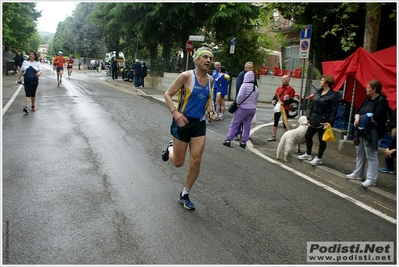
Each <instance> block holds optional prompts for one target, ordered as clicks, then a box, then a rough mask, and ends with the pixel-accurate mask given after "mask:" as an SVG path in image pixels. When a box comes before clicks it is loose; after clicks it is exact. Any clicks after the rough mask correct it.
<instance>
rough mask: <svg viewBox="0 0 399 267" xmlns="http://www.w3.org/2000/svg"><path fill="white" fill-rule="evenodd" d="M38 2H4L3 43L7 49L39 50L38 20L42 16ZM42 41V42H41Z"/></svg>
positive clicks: (21, 50) (15, 50) (17, 50)
mask: <svg viewBox="0 0 399 267" xmlns="http://www.w3.org/2000/svg"><path fill="white" fill-rule="evenodd" d="M35 7H36V3H28V2H21V3H2V8H3V45H4V46H5V48H6V50H11V51H14V52H28V51H30V50H36V51H37V50H38V48H39V45H38V44H37V42H31V41H33V40H35V41H36V39H35V38H33V39H32V37H33V36H34V35H35V34H37V28H36V22H37V19H38V18H39V17H41V12H37V11H36V9H35ZM39 43H40V42H39Z"/></svg>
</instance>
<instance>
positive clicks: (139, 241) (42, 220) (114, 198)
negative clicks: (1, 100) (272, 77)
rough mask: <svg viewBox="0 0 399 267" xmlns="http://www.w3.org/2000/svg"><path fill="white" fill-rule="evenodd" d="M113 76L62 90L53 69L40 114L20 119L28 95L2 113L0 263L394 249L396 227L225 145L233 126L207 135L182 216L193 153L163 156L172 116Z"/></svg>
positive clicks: (294, 258) (279, 257) (283, 259)
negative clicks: (376, 245)
mask: <svg viewBox="0 0 399 267" xmlns="http://www.w3.org/2000/svg"><path fill="white" fill-rule="evenodd" d="M104 78H105V77H103V76H100V75H92V76H87V75H84V74H80V73H77V72H76V73H74V74H73V75H72V78H71V79H69V80H68V79H66V78H64V79H63V85H62V86H61V87H57V85H56V80H55V75H53V74H51V71H50V70H48V71H47V72H46V73H45V74H44V75H43V78H42V79H41V84H40V91H39V92H38V101H37V111H36V112H31V113H30V114H28V115H25V114H23V112H22V104H21V103H23V99H24V94H23V92H22V91H21V92H20V94H19V95H18V97H17V98H16V100H15V103H14V104H13V105H11V106H10V108H9V110H8V111H7V113H6V114H5V115H4V116H3V263H8V264H306V242H308V241H396V225H394V224H392V223H390V222H388V221H386V220H384V219H382V218H380V217H378V216H376V215H374V214H371V213H368V212H365V211H364V209H360V208H359V207H358V206H356V205H354V204H353V203H351V202H349V201H347V200H345V199H342V198H340V197H337V196H336V195H334V194H331V193H330V192H328V191H326V190H324V189H323V188H320V187H318V186H316V185H314V184H311V183H309V182H307V181H305V180H303V179H300V178H298V177H297V176H296V175H295V174H294V173H292V172H289V171H288V170H285V169H281V168H279V167H278V166H276V165H273V164H271V163H270V162H267V161H265V160H263V159H262V158H260V157H258V156H257V155H255V154H253V153H251V152H250V151H248V150H243V149H241V148H239V147H236V148H230V149H229V148H225V147H223V146H221V140H223V139H224V137H225V133H226V131H227V127H228V123H229V121H227V120H226V121H224V122H220V123H219V124H218V125H216V124H214V125H210V126H209V131H208V134H207V143H206V148H205V153H204V155H203V160H202V168H201V173H200V176H199V178H198V180H197V183H196V184H195V186H194V187H193V190H192V193H191V200H192V201H193V202H194V203H195V204H196V210H194V211H186V210H184V209H183V208H182V207H181V205H180V204H179V203H178V202H177V201H176V200H177V195H178V193H179V192H180V191H181V189H182V187H183V183H184V177H185V174H186V172H187V165H188V164H187V163H188V156H187V162H186V165H185V166H183V167H181V168H175V167H173V166H172V165H171V164H170V163H169V162H168V163H165V162H163V161H162V160H161V156H160V151H161V150H162V148H163V147H164V145H165V144H166V142H167V141H168V140H169V139H170V134H169V125H170V122H171V116H170V113H169V112H168V110H167V109H166V107H165V105H164V104H163V103H161V102H159V101H156V100H153V99H152V98H149V97H146V96H142V95H140V94H138V93H137V92H136V91H135V90H134V89H133V85H132V88H131V90H130V89H126V90H121V89H120V88H116V87H114V86H112V85H110V84H109V83H105V82H104ZM266 120H267V118H266ZM270 120H271V119H270Z"/></svg>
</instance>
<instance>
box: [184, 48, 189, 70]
mask: <svg viewBox="0 0 399 267" xmlns="http://www.w3.org/2000/svg"><path fill="white" fill-rule="evenodd" d="M189 53H190V52H188V51H187V60H186V69H185V70H188V57H189Z"/></svg>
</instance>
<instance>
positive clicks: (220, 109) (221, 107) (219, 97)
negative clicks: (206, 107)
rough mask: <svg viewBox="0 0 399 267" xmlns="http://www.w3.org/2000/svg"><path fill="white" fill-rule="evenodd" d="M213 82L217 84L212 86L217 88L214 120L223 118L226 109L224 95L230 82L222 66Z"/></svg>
mask: <svg viewBox="0 0 399 267" xmlns="http://www.w3.org/2000/svg"><path fill="white" fill-rule="evenodd" d="M214 84H218V86H214V88H218V89H217V92H216V120H223V115H224V111H225V110H226V101H225V96H226V95H227V91H228V86H229V84H230V76H229V75H228V74H227V73H226V68H225V67H224V66H221V67H220V72H219V76H218V77H217V78H216V80H214Z"/></svg>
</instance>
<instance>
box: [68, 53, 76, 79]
mask: <svg viewBox="0 0 399 267" xmlns="http://www.w3.org/2000/svg"><path fill="white" fill-rule="evenodd" d="M73 62H74V60H73V58H72V55H69V58H68V60H67V69H68V78H69V77H71V75H72V68H73Z"/></svg>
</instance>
